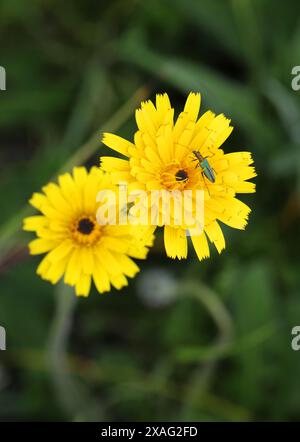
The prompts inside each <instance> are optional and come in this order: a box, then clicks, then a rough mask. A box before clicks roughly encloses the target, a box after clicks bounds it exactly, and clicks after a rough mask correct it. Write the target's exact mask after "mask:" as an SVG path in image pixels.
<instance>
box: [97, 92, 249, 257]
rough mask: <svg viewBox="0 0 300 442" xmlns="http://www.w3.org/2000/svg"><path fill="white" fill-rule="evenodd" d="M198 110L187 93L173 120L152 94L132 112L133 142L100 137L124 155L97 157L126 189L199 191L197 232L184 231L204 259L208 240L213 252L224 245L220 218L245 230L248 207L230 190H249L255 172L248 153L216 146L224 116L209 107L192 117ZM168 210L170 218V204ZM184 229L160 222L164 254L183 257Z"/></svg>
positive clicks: (163, 100) (163, 99)
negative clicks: (200, 226) (200, 223)
mask: <svg viewBox="0 0 300 442" xmlns="http://www.w3.org/2000/svg"><path fill="white" fill-rule="evenodd" d="M199 110H200V94H199V93H190V94H189V96H188V98H187V101H186V104H185V107H184V110H183V112H181V113H180V115H179V116H178V118H177V120H176V121H175V122H174V109H173V108H172V107H171V104H170V100H169V97H168V95H167V94H163V95H160V94H158V95H156V106H155V105H154V104H153V103H152V102H151V101H146V102H143V103H142V104H141V108H140V109H138V110H137V111H136V122H137V126H138V130H137V132H136V133H135V135H134V143H131V142H130V141H127V140H125V139H123V138H121V137H119V136H117V135H114V134H110V133H105V134H104V136H103V143H104V144H106V145H107V146H108V147H110V148H112V149H114V150H115V151H116V152H118V153H119V154H121V155H123V156H125V157H127V159H121V158H113V157H102V158H101V160H102V168H103V170H105V171H107V172H109V173H110V175H111V178H112V181H113V182H114V183H115V184H117V183H119V182H121V181H122V182H124V181H127V182H128V183H129V187H130V188H132V189H141V190H143V191H146V192H147V193H148V194H150V193H151V191H153V190H155V191H157V190H160V191H161V190H167V191H169V192H170V191H171V192H173V191H177V192H183V191H186V190H190V191H195V190H202V191H203V193H202V194H203V195H204V205H203V214H204V218H203V229H202V233H201V234H200V233H197V234H192V233H190V234H191V239H192V243H193V245H194V248H195V250H196V253H197V255H198V258H199V259H200V260H201V259H203V258H206V257H209V254H210V252H209V246H208V239H209V240H210V241H211V242H212V243H213V244H214V245H215V247H216V248H217V250H218V252H219V253H220V252H221V251H222V250H223V249H224V248H225V240H224V236H223V233H222V230H221V227H220V222H222V223H225V224H227V225H229V226H231V227H233V228H237V229H244V228H245V226H246V224H247V219H248V216H249V213H250V208H249V207H248V206H246V205H245V204H244V203H242V202H241V201H240V200H239V199H237V198H236V194H237V193H251V192H255V185H254V184H253V183H251V182H248V181H247V180H249V179H250V178H253V177H255V176H256V173H255V169H254V167H253V166H251V165H252V163H253V160H252V158H251V154H250V153H249V152H234V153H228V154H225V153H224V151H223V150H222V149H220V146H221V145H222V144H223V143H224V141H225V140H226V139H227V137H228V136H229V135H230V133H231V131H232V129H233V128H232V126H230V120H228V119H227V118H226V117H225V116H224V115H223V114H220V115H215V114H214V113H213V112H211V111H207V112H206V113H204V114H203V115H202V116H201V117H200V118H199V119H198V113H199ZM171 211H173V213H172V214H171V219H172V220H174V218H175V217H176V213H175V212H176V209H175V206H174V205H173V206H171ZM162 224H163V223H162ZM157 225H161V224H160V222H158V223H157ZM187 228H189V226H188V225H186V224H184V223H183V224H182V225H181V226H180V225H179V226H178V225H175V223H174V222H173V224H172V222H171V223H169V224H165V225H164V242H165V248H166V252H167V255H168V256H170V257H172V258H175V257H178V258H179V259H181V258H186V257H187V235H186V233H187V231H186V229H187Z"/></svg>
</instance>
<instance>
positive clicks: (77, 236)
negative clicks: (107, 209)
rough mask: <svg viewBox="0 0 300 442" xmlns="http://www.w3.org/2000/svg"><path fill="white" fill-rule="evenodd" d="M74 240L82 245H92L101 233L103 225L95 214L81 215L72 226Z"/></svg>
mask: <svg viewBox="0 0 300 442" xmlns="http://www.w3.org/2000/svg"><path fill="white" fill-rule="evenodd" d="M71 235H72V238H73V240H74V241H75V242H76V243H77V244H80V245H92V244H94V243H96V242H97V241H98V240H99V238H100V235H101V227H100V225H99V224H98V223H97V221H96V219H95V217H93V216H81V217H80V218H78V219H77V220H75V222H74V223H73V225H72V226H71Z"/></svg>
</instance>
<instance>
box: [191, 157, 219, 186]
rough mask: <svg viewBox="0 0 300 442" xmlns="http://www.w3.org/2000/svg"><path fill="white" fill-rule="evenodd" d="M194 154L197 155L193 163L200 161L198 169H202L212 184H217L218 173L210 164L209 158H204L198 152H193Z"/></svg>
mask: <svg viewBox="0 0 300 442" xmlns="http://www.w3.org/2000/svg"><path fill="white" fill-rule="evenodd" d="M193 154H194V155H195V157H196V158H195V159H194V160H193V161H198V164H197V167H198V166H199V167H201V169H202V172H201V173H202V175H204V176H206V178H207V179H208V180H209V181H210V182H211V183H215V182H216V173H215V171H214V169H213V168H212V167H211V165H210V164H209V162H208V159H207V158H204V157H203V156H202V155H201V153H200V152H199V151H198V150H193Z"/></svg>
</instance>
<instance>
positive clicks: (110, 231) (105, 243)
mask: <svg viewBox="0 0 300 442" xmlns="http://www.w3.org/2000/svg"><path fill="white" fill-rule="evenodd" d="M110 185H111V184H110V182H109V181H108V179H107V177H105V176H104V173H103V172H102V171H100V170H99V169H98V168H96V167H94V168H92V169H91V171H90V172H89V173H88V172H87V170H86V169H85V168H84V167H75V168H74V169H73V173H72V175H71V174H69V173H66V174H63V175H61V176H60V177H59V178H58V184H54V183H50V184H48V185H46V186H45V187H43V188H42V191H43V193H34V194H33V196H32V198H31V200H30V204H31V205H32V206H33V207H35V208H36V209H38V210H39V211H40V212H41V215H37V216H30V217H28V218H26V219H25V220H24V230H28V231H34V232H35V233H36V235H37V238H36V239H34V240H33V241H31V242H30V244H29V249H30V253H31V254H33V255H36V254H41V253H46V256H45V257H44V258H43V260H42V261H41V263H40V264H39V266H38V268H37V273H38V275H40V276H41V277H42V278H43V279H45V280H48V281H50V282H51V283H53V284H56V283H57V282H58V281H59V279H60V278H61V277H62V276H63V275H64V282H65V283H66V284H68V285H71V286H74V287H75V290H76V294H77V295H82V296H88V294H89V292H90V287H91V281H92V279H93V280H94V283H95V285H96V288H97V290H98V291H99V292H100V293H103V292H107V291H109V290H110V288H111V285H112V286H114V287H115V288H117V289H120V288H122V287H123V286H125V285H127V277H130V278H133V277H134V276H135V275H136V273H137V272H138V271H139V268H138V266H137V265H136V263H135V262H134V261H133V260H132V259H131V258H139V259H145V258H146V256H147V252H148V246H151V245H152V241H153V234H152V231H150V230H149V229H147V230H145V228H139V227H137V228H134V231H133V227H132V226H118V225H99V224H98V223H97V220H96V211H97V202H96V196H97V194H98V192H99V190H101V189H102V188H103V189H107V188H109V186H110Z"/></svg>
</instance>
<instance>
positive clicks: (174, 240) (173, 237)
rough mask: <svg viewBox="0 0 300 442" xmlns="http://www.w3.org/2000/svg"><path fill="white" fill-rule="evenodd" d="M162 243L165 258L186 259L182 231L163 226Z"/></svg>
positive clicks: (185, 245)
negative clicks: (165, 254)
mask: <svg viewBox="0 0 300 442" xmlns="http://www.w3.org/2000/svg"><path fill="white" fill-rule="evenodd" d="M164 243H165V248H166V252H167V256H169V257H170V258H178V259H182V258H186V257H187V239H186V232H185V230H184V229H180V228H174V227H171V226H165V228H164Z"/></svg>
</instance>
